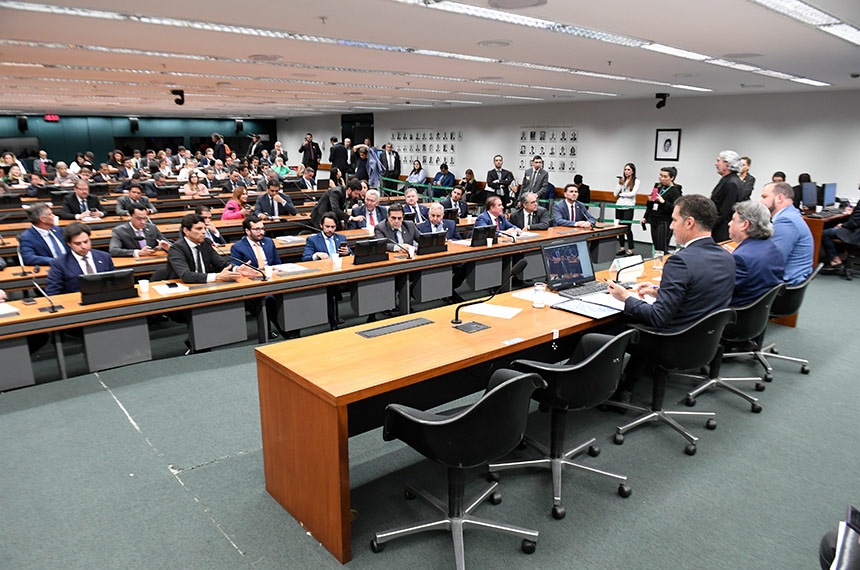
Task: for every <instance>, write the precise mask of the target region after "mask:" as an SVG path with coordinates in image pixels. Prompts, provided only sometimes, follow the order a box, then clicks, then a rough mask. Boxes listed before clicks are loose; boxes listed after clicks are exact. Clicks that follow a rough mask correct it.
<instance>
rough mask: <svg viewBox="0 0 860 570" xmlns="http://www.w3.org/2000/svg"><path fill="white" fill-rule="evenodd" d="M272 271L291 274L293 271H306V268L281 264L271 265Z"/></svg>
mask: <svg viewBox="0 0 860 570" xmlns="http://www.w3.org/2000/svg"><path fill="white" fill-rule="evenodd" d="M272 269H274V270H275V271H282V272H284V273H291V272H293V271H307V267H302V266H301V265H299V264H298V263H282V264H280V265H273V266H272Z"/></svg>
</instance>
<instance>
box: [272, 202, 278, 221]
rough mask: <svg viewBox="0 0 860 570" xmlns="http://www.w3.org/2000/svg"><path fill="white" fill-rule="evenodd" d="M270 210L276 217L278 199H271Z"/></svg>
mask: <svg viewBox="0 0 860 570" xmlns="http://www.w3.org/2000/svg"><path fill="white" fill-rule="evenodd" d="M272 211H273V212H274V213H275V214H274V216H275V217H276V218H277V217H278V201H277V200H272Z"/></svg>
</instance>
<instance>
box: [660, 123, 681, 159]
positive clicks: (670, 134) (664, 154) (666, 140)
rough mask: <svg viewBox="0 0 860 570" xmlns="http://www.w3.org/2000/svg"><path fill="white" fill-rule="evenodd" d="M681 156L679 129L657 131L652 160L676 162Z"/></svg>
mask: <svg viewBox="0 0 860 570" xmlns="http://www.w3.org/2000/svg"><path fill="white" fill-rule="evenodd" d="M680 155H681V129H657V133H656V135H655V138H654V160H665V161H677V160H678V157H679V156H680Z"/></svg>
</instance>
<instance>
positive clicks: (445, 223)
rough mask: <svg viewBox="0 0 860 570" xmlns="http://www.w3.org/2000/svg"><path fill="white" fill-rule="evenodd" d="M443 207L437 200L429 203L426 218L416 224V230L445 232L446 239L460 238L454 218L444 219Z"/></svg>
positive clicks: (421, 231)
mask: <svg viewBox="0 0 860 570" xmlns="http://www.w3.org/2000/svg"><path fill="white" fill-rule="evenodd" d="M444 216H445V208H443V207H442V204H440V203H439V202H433V203H432V204H430V208H429V211H428V215H427V220H425V221H424V222H423V223H420V224H418V231H419V232H420V233H422V234H429V233H436V232H445V234H446V236H445V239H446V240H449V241H450V240H452V239H460V232H458V231H457V224H455V223H454V220H446V219H444Z"/></svg>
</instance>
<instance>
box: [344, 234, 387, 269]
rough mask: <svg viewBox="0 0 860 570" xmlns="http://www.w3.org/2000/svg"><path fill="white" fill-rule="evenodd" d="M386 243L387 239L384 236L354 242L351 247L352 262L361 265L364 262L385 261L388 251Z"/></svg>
mask: <svg viewBox="0 0 860 570" xmlns="http://www.w3.org/2000/svg"><path fill="white" fill-rule="evenodd" d="M387 243H388V240H387V239H385V238H375V239H365V240H361V241H357V242H355V246H353V248H352V250H353V252H354V253H355V257H354V258H353V260H352V264H353V265H362V264H364V263H376V262H377V261H387V260H388V251H387V250H386V247H385V246H386V244H387Z"/></svg>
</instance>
